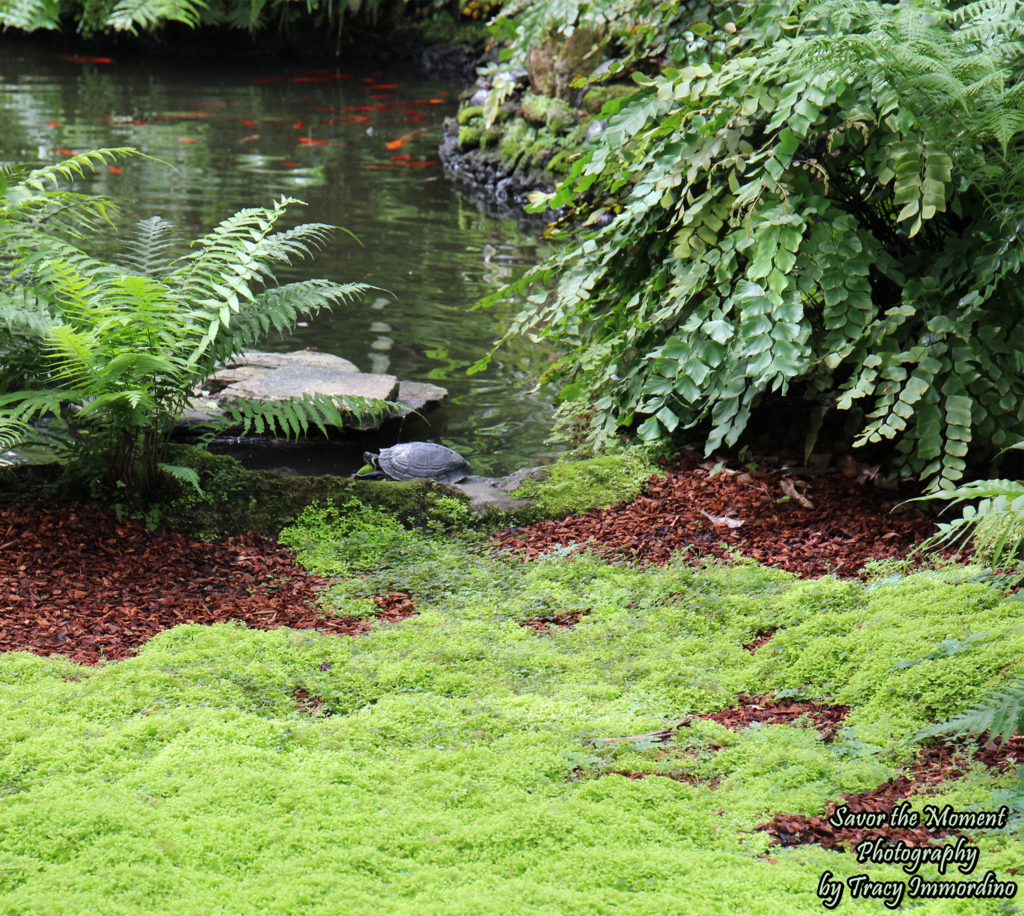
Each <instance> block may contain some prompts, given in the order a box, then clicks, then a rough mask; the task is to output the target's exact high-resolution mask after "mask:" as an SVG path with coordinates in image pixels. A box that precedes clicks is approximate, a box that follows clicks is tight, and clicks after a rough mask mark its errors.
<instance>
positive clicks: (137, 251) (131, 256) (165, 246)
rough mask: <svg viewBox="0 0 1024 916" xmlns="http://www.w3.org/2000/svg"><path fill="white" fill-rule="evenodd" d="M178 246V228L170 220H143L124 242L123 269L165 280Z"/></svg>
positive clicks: (157, 218)
mask: <svg viewBox="0 0 1024 916" xmlns="http://www.w3.org/2000/svg"><path fill="white" fill-rule="evenodd" d="M174 247H175V238H174V227H173V226H172V225H171V224H170V223H169V222H167V220H165V219H163V218H162V217H159V216H151V217H150V218H149V219H141V220H139V221H138V222H137V223H136V224H135V231H134V233H132V234H131V235H129V236H128V238H126V239H125V241H124V251H122V252H121V255H120V259H121V266H123V267H124V268H126V269H127V270H129V271H131V272H132V273H137V274H140V275H142V276H144V277H161V276H163V275H164V274H166V273H169V272H170V271H171V269H172V267H171V254H172V252H173V251H174Z"/></svg>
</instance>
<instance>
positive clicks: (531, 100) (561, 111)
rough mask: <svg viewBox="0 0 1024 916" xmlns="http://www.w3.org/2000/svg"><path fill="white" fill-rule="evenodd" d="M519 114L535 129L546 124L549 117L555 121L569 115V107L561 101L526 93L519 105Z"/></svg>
mask: <svg viewBox="0 0 1024 916" xmlns="http://www.w3.org/2000/svg"><path fill="white" fill-rule="evenodd" d="M519 113H520V115H522V116H523V117H524V118H525V119H526V120H527V121H528V122H529V123H530V124H533V125H534V126H536V127H541V126H545V125H547V124H548V119H549V116H550V117H551V118H552V119H556V118H558V117H560V116H563V115H567V114H571V112H570V111H569V107H568V106H567V105H566V104H565V102H563V101H562V100H561V99H554V98H551V97H550V96H546V95H537V94H536V93H533V92H527V93H526V94H525V95H524V96H523V98H522V101H521V102H520V103H519Z"/></svg>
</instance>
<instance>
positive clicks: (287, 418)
mask: <svg viewBox="0 0 1024 916" xmlns="http://www.w3.org/2000/svg"><path fill="white" fill-rule="evenodd" d="M224 407H225V414H226V416H227V425H229V426H232V427H239V426H240V427H241V428H242V435H245V434H247V433H248V432H250V431H253V432H255V433H256V434H257V435H268V436H273V435H278V434H280V435H283V436H286V437H289V438H299V437H303V436H306V435H307V434H308V432H309V430H310V428H311V427H315V428H316V429H318V430H319V431H320V432H321V433H322V434H323V435H324V436H327V435H328V434H329V433H328V430H329V428H334V429H342V428H343V427H346V426H351V425H352V424H353V423H357V424H358V423H360V422H363V421H365V420H367V419H369V420H371V421H372V422H373V424H374V425H379V424H380V422H382V421H383V420H385V419H387V418H388V417H390V416H393V415H395V413H396V412H398V411H401V410H403V409H404V408H403V405H402V404H400V403H398V402H395V401H379V400H375V399H372V398H361V397H331V396H329V395H323V394H304V395H302V396H301V397H291V398H287V399H285V400H279V401H257V400H251V399H242V398H238V399H235V400H233V401H231V402H229V403H228V404H226V405H224Z"/></svg>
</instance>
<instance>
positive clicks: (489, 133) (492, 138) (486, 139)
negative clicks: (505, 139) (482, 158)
mask: <svg viewBox="0 0 1024 916" xmlns="http://www.w3.org/2000/svg"><path fill="white" fill-rule="evenodd" d="M501 137H502V131H501V130H499V129H497V128H494V127H491V128H488V129H487V130H485V131H482V132H481V133H480V149H494V148H495V147H497V146H498V144H499V143H500V142H501Z"/></svg>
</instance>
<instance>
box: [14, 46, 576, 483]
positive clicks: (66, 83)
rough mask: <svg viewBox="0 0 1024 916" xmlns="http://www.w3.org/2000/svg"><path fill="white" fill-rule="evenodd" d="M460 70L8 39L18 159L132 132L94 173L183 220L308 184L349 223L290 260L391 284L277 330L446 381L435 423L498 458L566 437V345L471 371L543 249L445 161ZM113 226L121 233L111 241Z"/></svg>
mask: <svg viewBox="0 0 1024 916" xmlns="http://www.w3.org/2000/svg"><path fill="white" fill-rule="evenodd" d="M459 89H460V86H459V85H458V84H455V83H452V82H448V81H443V80H436V79H428V78H424V77H423V76H422V75H419V74H416V73H412V72H394V71H390V70H389V71H386V72H385V71H384V70H381V69H374V65H372V64H368V65H359V66H357V65H342V66H341V67H339V68H338V69H333V68H328V69H320V68H311V69H302V68H301V67H297V66H296V67H292V68H287V67H284V66H281V65H271V66H269V67H259V66H256V65H253V64H250V63H245V64H239V63H234V62H232V63H230V64H225V65H222V66H220V67H212V66H210V65H209V64H199V65H197V64H196V63H194V62H166V61H162V60H156V59H146V58H142V57H137V56H136V57H126V58H124V59H123V60H121V59H118V58H116V57H115V58H114V60H113V62H111V63H102V62H101V63H92V62H88V61H86V60H84V59H78V60H75V59H68V58H66V57H61V56H60V55H58V54H57V53H55V52H54V51H52V50H50V49H40V48H32V47H30V46H26V45H25V44H24V43H22V42H11V41H9V40H8V41H6V42H5V41H4V39H2V38H0V158H2V159H4V160H6V161H28V162H34V161H38V162H53V161H56V160H58V159H60V158H62V156H63V155H65V154H67V152H68V151H74V152H82V151H84V150H88V149H92V148H96V147H103V146H133V147H136V148H138V149H140V150H142V151H143V152H145V153H146V154H147V155H149V156H153V157H155V158H156V159H158V160H162V161H147V160H128V161H126V162H122V163H120V164H119V165H118V166H117V168H116V169H111V170H107V169H103V170H102V171H101V172H100V173H99V174H98V175H97V176H96V177H95V178H94V179H91V180H89V181H88V182H87V183H85V184H83V188H87V189H88V190H91V191H94V192H96V193H101V194H104V195H107V196H109V197H111V198H114V199H115V200H117V201H118V202H119V204H120V207H121V215H120V217H119V219H118V225H119V227H121V228H122V229H124V228H125V227H128V226H130V225H131V224H132V222H134V220H136V219H140V218H145V217H149V216H152V215H154V214H159V215H160V216H163V217H164V218H166V219H169V220H170V221H171V222H173V223H174V224H175V225H176V226H178V227H180V228H181V230H182V235H183V237H184V238H186V239H187V238H193V237H195V236H197V235H199V234H201V233H203V232H205V231H207V230H208V229H209V228H210V227H211V226H213V225H214V224H215V223H216V222H218V221H219V220H221V219H223V218H224V217H225V216H228V215H230V214H231V213H233V212H234V211H235V210H237V209H240V208H242V207H246V206H253V205H257V204H267V203H269V202H270V201H271V200H273V199H275V198H277V197H279V196H281V195H289V196H293V197H298V198H300V199H301V200H304V201H306V202H307V203H308V205H309V206H308V207H306V208H303V209H302V210H301V211H299V212H301V218H302V219H303V220H304V221H305V220H316V221H322V222H327V223H333V224H335V225H340V226H344V227H345V228H346V229H348V230H350V231H351V232H353V233H354V234H355V235H356V236H357V237H358V239H359V242H361V243H362V244H361V245H360V244H357V243H356V242H354V241H353V240H351V239H350V238H348V237H347V236H345V235H344V234H341V233H339V234H338V235H337V237H336V239H335V241H334V242H333V243H332V244H331V246H330V247H329V248H328V250H326V251H324V252H322V253H321V254H320V255H319V256H318V257H317V259H316V260H315V261H314V262H312V263H310V264H305V265H299V266H298V267H296V268H293V269H290V272H289V273H287V274H285V273H282V276H281V278H282V279H286V280H290V279H297V278H299V277H305V276H323V277H328V278H330V279H333V280H338V281H342V282H344V281H361V282H365V283H370V284H373V285H375V286H378V287H381V291H380V292H375V293H370V294H369V295H368V296H366V297H365V298H364V299H363V300H362V301H361V302H359V303H356V304H354V305H352V306H349V307H348V308H340V309H338V310H336V311H335V312H334V313H333V314H325V315H323V316H321V317H320V318H318V319H316V320H315V321H314V322H313V323H312V324H311V326H310V327H308V328H300V329H297V330H296V332H295V333H294V335H292V336H291V337H288V338H286V339H283V340H281V339H278V340H275V341H272V342H270V343H268V344H267V345H266V348H267V349H275V350H289V349H297V348H301V347H310V348H314V349H319V350H325V351H328V352H331V353H336V354H338V355H339V356H344V357H346V358H348V359H351V360H352V361H353V362H354V363H356V364H357V365H358V366H359V367H360V368H361V369H363V370H366V371H375V372H390V373H392V374H395V375H398V376H399V377H402V378H410V379H417V380H424V381H426V380H429V381H433V382H436V383H437V384H440V385H444V386H445V387H446V388H448V389H449V391H450V392H451V395H452V403H451V405H450V406H448V407H447V408H445V409H444V410H443V411H439V412H437V413H435V414H431V415H430V422H431V429H426V428H425V427H423V426H416V427H411V428H407V430H406V431H405V434H404V436H403V438H410V435H412V436H425V435H431V436H435V437H439V438H441V439H443V441H444V442H445V443H446V444H448V445H451V446H452V447H454V448H456V449H458V450H459V451H461V452H463V453H464V454H465V455H466V456H467V457H468V458H470V459H471V461H472V462H473V466H474V470H476V471H478V472H480V473H493V474H497V473H505V472H507V471H510V470H512V469H514V468H515V467H519V466H522V465H526V464H537V463H540V462H542V461H544V460H548V459H550V458H551V457H553V456H554V455H555V454H556V453H557V448H555V447H552V446H549V445H545V444H544V440H545V439H546V438H547V436H548V435H549V433H550V427H551V405H550V403H549V400H548V399H547V398H546V397H544V396H543V395H535V394H534V395H531V394H529V393H528V392H529V391H530V389H531V388H533V386H534V380H535V379H536V378H537V377H539V376H540V374H541V372H543V370H544V368H545V366H546V365H547V364H548V361H549V360H550V358H551V356H550V353H549V351H547V350H545V349H543V348H541V347H539V346H537V345H535V344H531V343H528V342H526V341H519V342H517V343H515V344H513V345H512V346H511V347H508V348H504V349H503V350H502V352H501V354H500V355H499V357H498V358H497V359H496V360H495V361H494V363H493V364H492V365H491V367H490V368H489V369H488V370H487V371H485V372H484V373H482V374H480V375H476V376H472V377H468V376H466V374H465V369H466V367H467V366H469V365H470V364H472V363H473V362H475V361H476V360H477V359H479V357H480V356H481V355H482V354H483V353H485V352H486V350H487V349H488V347H489V345H490V343H491V341H493V340H495V339H496V338H497V337H499V336H500V335H501V333H502V332H503V330H504V328H505V326H506V324H507V322H508V320H509V318H510V317H511V316H512V315H513V314H514V313H515V311H516V309H517V306H516V304H515V303H507V304H504V305H503V306H501V307H499V308H495V309H491V310H488V311H486V312H481V311H477V312H469V311H468V309H469V307H470V306H471V305H472V304H473V303H474V302H475V301H476V300H477V299H478V298H479V297H481V296H483V295H486V294H487V293H489V292H491V291H492V290H494V289H495V288H497V287H498V286H499V285H501V284H502V283H504V282H507V281H508V280H510V279H512V278H514V277H515V276H518V275H519V274H520V273H521V272H522V271H523V270H524V269H525V268H527V267H529V266H530V265H532V264H534V263H536V261H537V260H538V259H539V258H541V257H543V255H544V251H545V245H544V243H543V242H542V241H540V239H539V233H538V231H537V230H535V229H530V228H527V229H524V228H521V227H520V226H518V225H517V224H516V223H515V222H513V221H511V220H503V219H497V218H494V217H491V216H488V215H485V214H483V213H480V212H479V211H478V210H477V209H476V208H475V207H474V206H473V205H472V204H470V203H467V202H464V201H462V200H461V199H460V198H459V197H458V196H457V194H456V193H455V191H454V190H453V188H452V186H451V184H450V183H449V182H448V180H447V179H446V178H445V177H444V175H443V172H442V169H441V166H440V164H439V163H438V161H437V145H438V143H439V140H440V134H441V126H442V121H443V119H444V118H445V117H446V116H451V115H453V114H454V112H455V109H456V105H457V93H458V91H459ZM99 244H101V245H102V244H103V240H100V242H99Z"/></svg>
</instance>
